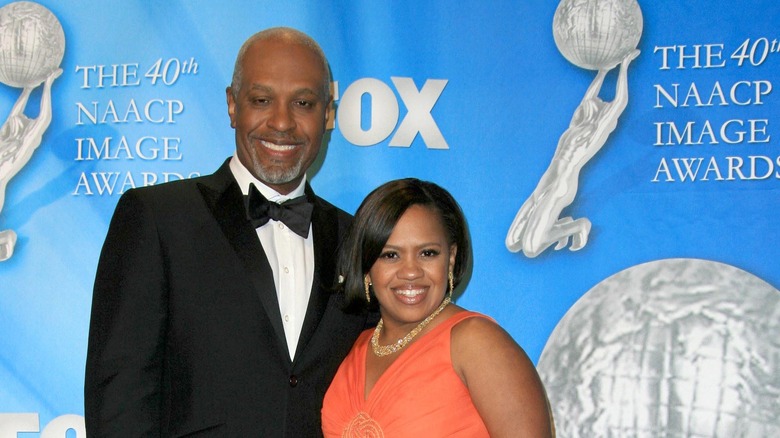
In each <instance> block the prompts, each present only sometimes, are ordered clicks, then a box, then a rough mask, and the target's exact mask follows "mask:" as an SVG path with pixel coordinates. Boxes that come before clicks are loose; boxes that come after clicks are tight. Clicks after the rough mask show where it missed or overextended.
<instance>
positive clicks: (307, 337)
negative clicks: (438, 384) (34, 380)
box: [85, 28, 367, 438]
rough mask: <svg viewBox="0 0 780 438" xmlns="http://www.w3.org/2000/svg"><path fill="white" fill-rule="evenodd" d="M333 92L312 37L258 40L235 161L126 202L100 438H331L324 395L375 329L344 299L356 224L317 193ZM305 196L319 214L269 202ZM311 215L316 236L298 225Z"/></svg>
mask: <svg viewBox="0 0 780 438" xmlns="http://www.w3.org/2000/svg"><path fill="white" fill-rule="evenodd" d="M328 90H329V70H328V65H327V61H326V59H325V56H324V54H323V53H322V51H321V49H320V48H319V46H318V45H317V44H316V43H315V42H314V41H313V40H312V39H311V38H309V37H308V36H307V35H305V34H302V33H300V32H298V31H295V30H293V29H289V28H274V29H269V30H266V31H263V32H260V33H258V34H256V35H254V36H252V37H251V38H250V39H249V40H247V42H246V43H244V45H243V46H242V48H241V50H240V51H239V54H238V57H237V59H236V65H235V70H234V74H233V82H232V84H231V86H230V87H229V88H228V89H227V93H226V94H227V104H228V114H229V115H230V124H231V126H232V127H233V128H234V129H235V134H236V139H235V141H236V152H235V155H234V156H233V157H232V158H231V159H229V160H228V161H226V162H225V164H223V165H222V167H220V168H219V170H217V171H216V172H215V173H214V174H212V175H209V176H204V177H201V178H196V179H192V180H187V181H177V182H173V183H168V184H162V185H159V186H155V187H147V188H141V189H137V190H130V191H128V192H127V193H125V194H124V195H123V196H122V198H121V199H120V201H119V203H118V205H117V208H116V212H115V213H114V217H113V219H112V221H111V225H110V228H109V231H108V236H107V237H106V242H105V244H104V247H103V251H102V253H101V256H100V262H99V265H98V270H97V276H96V280H95V290H94V296H93V304H92V319H91V323H90V332H89V349H88V353H87V368H86V383H85V417H86V426H87V433H88V435H89V436H90V437H91V438H95V437H101V436H111V437H114V436H132V437H139V436H184V435H187V436H190V434H192V435H193V436H195V435H197V436H220V437H222V436H225V437H247V436H256V437H261V436H262V437H282V436H287V437H307V436H320V435H321V430H320V408H321V405H322V397H323V395H324V393H325V390H326V389H327V386H328V384H329V383H330V380H331V379H332V377H333V375H334V374H335V372H336V369H337V368H338V365H339V363H340V362H341V360H342V358H343V357H344V356H346V354H347V352H348V351H349V349H350V347H351V345H352V343H353V342H354V340H355V339H356V337H357V335H358V334H359V333H360V332H361V330H362V329H363V328H364V327H365V326H366V322H367V315H365V314H362V315H349V314H345V313H343V312H342V311H341V309H342V307H341V303H342V297H341V296H340V295H337V294H331V293H330V286H331V285H332V284H333V281H334V269H335V268H334V264H333V263H334V254H335V251H336V247H337V246H338V243H339V241H340V239H341V236H342V234H343V233H344V232H345V231H346V227H347V225H348V223H349V222H350V220H351V217H350V216H349V215H348V214H346V213H345V212H343V211H341V210H339V209H337V208H336V207H334V206H333V205H331V204H329V203H327V202H326V201H324V200H322V199H321V198H318V197H317V196H315V195H314V193H313V191H312V189H311V187H309V185H308V184H307V183H306V175H305V171H306V169H307V168H308V167H309V166H310V165H311V163H312V162H313V161H314V159H315V157H316V156H317V153H318V151H319V148H320V144H321V142H322V137H323V133H324V131H325V126H326V123H327V121H328V106H329V105H330V102H331V97H330V93H329V91H328ZM246 195H249V196H246ZM298 196H303V198H299V200H301V199H304V200H306V201H308V203H303V204H300V203H298V200H296V201H293V202H292V203H293V204H296V205H298V206H299V207H300V206H301V205H302V206H303V210H307V209H308V211H304V213H299V212H296V211H292V210H291V209H292V207H290V209H282V207H281V206H279V204H278V203H272V205H269V204H265V203H263V201H265V200H264V199H263V197H265V198H269V199H271V200H272V201H276V200H278V201H279V202H281V201H284V200H286V199H293V198H296V197H298ZM245 198H246V199H251V201H245ZM307 205H310V206H309V207H307ZM274 210H281V212H280V213H279V214H280V215H281V217H279V216H273V215H271V216H272V218H271V219H268V218H267V217H265V218H263V217H254V216H255V213H258V212H259V213H263V212H265V211H268V212H270V213H273V211H274ZM309 212H310V214H311V225H308V223H304V224H303V227H301V229H297V228H296V226H295V224H293V225H290V224H287V223H286V222H285V221H286V219H287V218H288V217H297V218H300V217H302V216H306V215H307V214H308V213H309ZM273 217H276V219H274V218H273ZM299 225H300V224H299ZM256 227H257V228H256ZM293 230H295V231H293ZM299 234H300V235H299Z"/></svg>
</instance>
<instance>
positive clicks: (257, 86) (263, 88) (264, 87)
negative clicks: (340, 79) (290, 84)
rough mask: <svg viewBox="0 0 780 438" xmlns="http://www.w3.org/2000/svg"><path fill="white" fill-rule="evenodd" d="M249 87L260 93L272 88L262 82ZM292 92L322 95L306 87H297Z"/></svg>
mask: <svg viewBox="0 0 780 438" xmlns="http://www.w3.org/2000/svg"><path fill="white" fill-rule="evenodd" d="M249 89H250V90H252V91H260V92H262V93H271V92H273V88H271V87H269V86H267V85H263V84H252V85H251V86H250V87H249ZM293 94H294V95H295V96H302V95H314V96H317V97H320V98H321V97H322V96H320V93H317V92H316V91H315V90H312V89H311V88H307V87H303V88H298V89H297V90H295V92H294V93H293Z"/></svg>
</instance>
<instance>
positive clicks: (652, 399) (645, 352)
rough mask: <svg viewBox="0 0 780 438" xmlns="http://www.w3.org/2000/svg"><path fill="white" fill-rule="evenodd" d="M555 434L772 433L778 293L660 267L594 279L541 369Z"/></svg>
mask: <svg viewBox="0 0 780 438" xmlns="http://www.w3.org/2000/svg"><path fill="white" fill-rule="evenodd" d="M537 368H538V370H539V374H540V376H541V377H542V380H543V381H544V384H545V387H546V389H547V394H548V396H549V399H550V405H551V406H552V409H553V416H554V418H555V426H556V430H557V432H558V436H559V437H561V438H586V437H587V438H590V437H605V438H608V437H675V438H683V437H686V438H700V437H724V438H733V437H741V438H754V437H755V438H766V437H780V415H778V413H780V290H777V289H776V288H775V287H773V286H772V285H770V284H769V283H767V282H765V281H763V280H761V279H760V278H758V277H756V276H754V275H752V274H750V273H748V272H745V271H743V270H740V269H738V268H735V267H733V266H730V265H726V264H723V263H718V262H712V261H706V260H698V259H667V260H659V261H654V262H649V263H645V264H641V265H637V266H634V267H631V268H629V269H626V270H624V271H622V272H619V273H617V274H615V275H613V276H611V277H609V278H607V279H606V280H604V281H602V282H601V283H599V284H598V285H596V286H595V287H593V289H591V290H590V291H588V292H587V293H586V294H585V295H583V296H582V297H581V298H580V299H579V300H578V301H577V302H576V303H575V304H574V305H573V306H572V307H571V309H569V311H568V312H566V315H564V317H563V318H562V319H561V320H560V322H559V323H558V325H557V326H556V327H555V329H554V330H553V332H552V334H551V335H550V338H549V339H548V340H547V344H546V345H545V347H544V350H543V351H542V355H541V357H540V358H539V364H538V367H537Z"/></svg>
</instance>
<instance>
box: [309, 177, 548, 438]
mask: <svg viewBox="0 0 780 438" xmlns="http://www.w3.org/2000/svg"><path fill="white" fill-rule="evenodd" d="M470 254H471V248H470V245H469V239H468V232H467V230H466V223H465V219H464V217H463V213H462V212H461V210H460V207H459V206H458V204H457V203H456V202H455V200H454V199H453V198H452V196H451V195H450V194H449V193H447V191H445V190H444V189H442V188H441V187H439V186H437V185H435V184H433V183H429V182H424V181H420V180H417V179H403V180H396V181H391V182H389V183H386V184H384V185H382V186H380V187H379V188H377V189H376V190H374V191H373V192H372V193H370V194H369V195H368V197H367V198H366V199H365V200H364V201H363V203H362V204H361V206H360V208H359V209H358V211H357V213H356V215H355V220H354V221H353V223H352V228H351V229H350V231H349V232H348V234H347V237H346V239H345V241H344V242H343V244H342V248H341V250H340V255H339V261H338V263H339V272H341V273H342V275H341V278H340V281H341V284H340V286H341V287H342V288H343V290H344V293H345V296H346V299H347V303H348V304H349V305H351V306H355V307H359V306H369V307H373V306H377V305H378V307H379V312H380V314H381V317H382V318H381V320H380V321H379V324H378V325H377V327H376V329H371V330H367V331H365V332H363V334H362V335H361V336H360V338H358V340H357V341H356V343H355V345H354V346H353V348H352V351H351V352H350V354H349V356H347V358H346V359H345V360H344V362H343V363H342V364H341V367H340V368H339V370H338V372H337V374H336V377H335V378H334V380H333V382H332V383H331V386H330V388H329V389H328V392H327V394H326V395H325V400H324V404H323V409H322V427H323V432H324V434H325V436H326V437H342V436H343V437H382V436H384V437H423V436H424V437H452V436H462V437H487V436H491V437H510V436H511V437H526V436H527V437H534V438H538V437H549V436H552V434H553V432H552V421H551V417H550V414H549V410H548V406H547V402H546V396H545V392H544V387H543V386H542V383H541V381H540V379H539V376H538V375H537V373H536V370H535V368H534V366H533V364H532V363H531V361H530V360H529V359H528V357H527V356H526V355H525V353H524V352H523V350H522V349H521V348H520V347H519V346H518V345H517V344H516V343H515V342H514V341H513V340H512V338H511V337H510V336H509V334H507V333H506V332H505V331H504V330H503V329H501V328H500V327H499V326H498V325H497V324H496V323H495V322H494V321H493V320H491V319H490V318H488V317H486V316H484V315H480V314H478V313H474V312H469V311H466V310H464V309H463V308H461V307H458V306H457V305H455V304H451V299H452V290H453V289H454V288H455V287H456V286H457V285H458V283H459V282H460V280H461V278H462V277H463V275H464V273H465V270H466V268H467V265H468V263H469V261H470Z"/></svg>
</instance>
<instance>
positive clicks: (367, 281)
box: [363, 275, 371, 303]
mask: <svg viewBox="0 0 780 438" xmlns="http://www.w3.org/2000/svg"><path fill="white" fill-rule="evenodd" d="M363 285H365V286H366V302H367V303H370V302H371V294H370V293H369V291H368V287H369V286H371V280H369V279H368V275H366V276H365V277H363Z"/></svg>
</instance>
